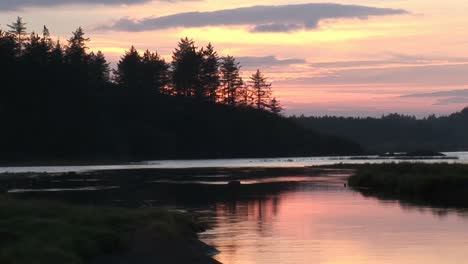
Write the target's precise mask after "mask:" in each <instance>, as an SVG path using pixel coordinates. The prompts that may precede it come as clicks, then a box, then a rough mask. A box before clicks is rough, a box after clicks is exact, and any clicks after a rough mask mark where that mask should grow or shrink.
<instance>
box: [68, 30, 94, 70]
mask: <svg viewBox="0 0 468 264" xmlns="http://www.w3.org/2000/svg"><path fill="white" fill-rule="evenodd" d="M72 34H73V36H72V37H71V38H70V39H68V46H67V49H66V51H65V58H66V60H67V61H68V62H69V63H70V64H74V65H77V64H78V65H79V64H84V63H86V62H87V61H86V60H87V58H88V57H87V54H86V50H87V49H88V46H87V44H86V43H87V42H89V38H85V37H84V35H85V33H84V31H83V29H82V28H81V27H79V28H78V29H77V30H76V31H75V32H73V33H72Z"/></svg>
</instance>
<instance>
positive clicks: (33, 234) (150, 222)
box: [0, 197, 198, 264]
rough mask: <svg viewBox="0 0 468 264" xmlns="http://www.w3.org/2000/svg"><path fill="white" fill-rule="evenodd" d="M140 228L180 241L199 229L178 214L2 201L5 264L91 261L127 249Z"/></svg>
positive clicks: (0, 240) (0, 250)
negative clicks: (134, 232)
mask: <svg viewBox="0 0 468 264" xmlns="http://www.w3.org/2000/svg"><path fill="white" fill-rule="evenodd" d="M137 228H147V229H148V230H152V231H154V232H160V233H164V234H166V235H167V237H168V238H177V239H178V238H183V237H185V236H194V234H196V232H195V231H198V230H196V229H197V226H196V224H194V223H193V221H191V219H190V218H189V217H187V216H186V215H182V214H178V213H169V212H165V211H159V210H140V209H138V210H130V209H112V208H97V207H78V206H70V205H66V204H62V203H57V202H48V201H18V200H14V199H10V198H7V197H0V263H2V264H10V263H12V264H13V263H14V264H33V263H47V264H55V263H57V264H64V263H67V264H82V263H86V262H87V260H89V259H90V258H92V257H94V256H98V255H101V254H106V253H112V252H118V251H121V250H124V249H125V246H126V245H127V242H128V241H129V237H130V234H131V233H132V232H133V231H134V230H136V229H137Z"/></svg>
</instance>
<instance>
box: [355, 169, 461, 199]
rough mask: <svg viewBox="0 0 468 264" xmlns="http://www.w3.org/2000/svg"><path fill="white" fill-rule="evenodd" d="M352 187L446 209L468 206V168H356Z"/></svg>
mask: <svg viewBox="0 0 468 264" xmlns="http://www.w3.org/2000/svg"><path fill="white" fill-rule="evenodd" d="M353 168H354V169H356V173H355V174H354V175H352V176H351V177H350V178H349V179H348V183H349V186H351V187H361V188H362V187H364V188H367V190H366V191H365V192H367V193H375V194H377V195H379V194H380V195H386V196H390V197H395V198H402V199H409V200H414V201H420V202H426V203H428V204H433V205H442V206H462V207H466V206H468V195H467V194H468V165H465V164H448V163H438V164H424V163H387V164H365V165H354V166H353Z"/></svg>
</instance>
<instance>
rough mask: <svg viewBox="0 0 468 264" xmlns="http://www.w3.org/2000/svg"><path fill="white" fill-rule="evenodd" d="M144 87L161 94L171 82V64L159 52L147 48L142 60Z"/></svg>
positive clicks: (145, 89)
mask: <svg viewBox="0 0 468 264" xmlns="http://www.w3.org/2000/svg"><path fill="white" fill-rule="evenodd" d="M141 64H142V65H141V71H142V72H141V78H142V86H143V87H142V88H143V89H144V91H146V92H153V93H156V94H160V93H162V92H163V91H165V89H166V86H167V85H168V83H169V65H168V64H167V63H166V61H165V60H164V59H162V58H161V57H160V56H159V54H158V53H157V52H150V51H149V50H146V52H145V53H144V55H143V58H142V60H141Z"/></svg>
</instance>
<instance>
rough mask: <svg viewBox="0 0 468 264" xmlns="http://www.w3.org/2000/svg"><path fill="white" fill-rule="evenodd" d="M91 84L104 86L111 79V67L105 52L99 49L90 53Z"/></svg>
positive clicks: (89, 78) (99, 86) (97, 86)
mask: <svg viewBox="0 0 468 264" xmlns="http://www.w3.org/2000/svg"><path fill="white" fill-rule="evenodd" d="M88 80H89V81H90V84H91V85H93V86H96V88H102V87H104V86H105V84H106V83H108V82H109V81H110V67H109V63H107V60H106V58H105V57H104V54H102V52H101V51H98V52H97V53H96V54H94V52H91V53H90V54H89V77H88Z"/></svg>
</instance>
